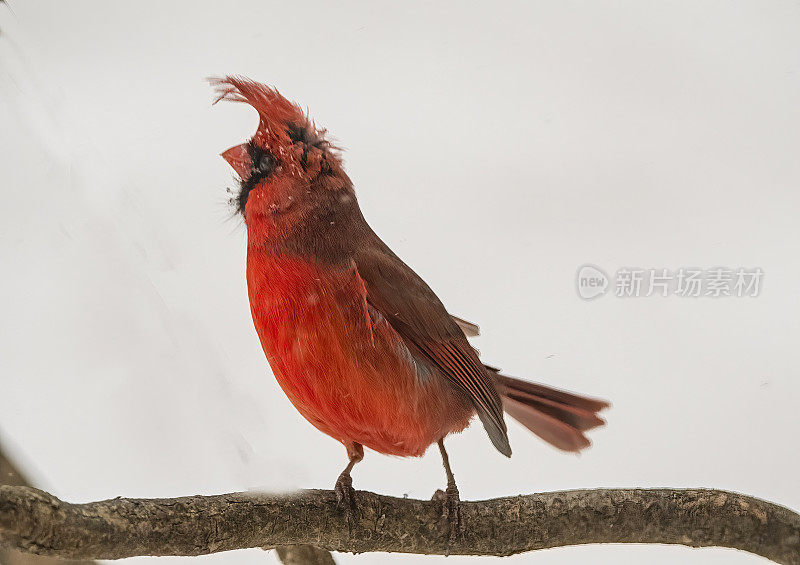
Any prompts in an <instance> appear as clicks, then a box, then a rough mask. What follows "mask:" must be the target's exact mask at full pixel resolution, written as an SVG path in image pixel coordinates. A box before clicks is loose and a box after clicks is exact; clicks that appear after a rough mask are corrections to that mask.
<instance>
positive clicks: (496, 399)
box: [354, 234, 511, 456]
mask: <svg viewBox="0 0 800 565" xmlns="http://www.w3.org/2000/svg"><path fill="white" fill-rule="evenodd" d="M370 235H371V236H372V237H374V241H369V242H368V244H365V245H361V246H360V249H359V250H358V251H357V252H356V254H355V257H354V259H355V262H356V267H357V269H358V273H359V275H360V276H361V278H362V279H363V281H364V286H365V287H366V289H367V302H368V303H369V304H370V305H371V306H372V307H373V308H375V309H376V310H378V311H379V312H380V313H381V314H382V315H383V317H384V318H386V320H387V321H388V322H389V324H390V325H391V326H392V328H394V330H395V331H396V332H397V333H398V334H399V335H400V336H401V337H402V338H403V340H404V341H405V342H406V344H407V345H408V346H409V347H411V348H412V349H413V350H416V351H418V352H420V353H421V354H422V355H424V356H425V357H426V358H427V359H429V360H430V361H431V362H432V363H433V364H434V365H435V366H436V367H437V368H438V369H439V371H440V372H441V373H442V374H443V375H444V376H445V377H446V378H447V379H448V380H449V381H450V382H451V383H452V384H454V385H455V386H456V387H457V388H458V389H460V390H461V391H462V392H464V393H465V394H466V395H467V396H468V397H469V399H470V401H471V402H472V404H473V406H474V407H475V410H476V411H477V413H478V417H479V418H480V419H481V422H482V423H483V426H484V428H485V429H486V432H487V433H488V434H489V438H490V439H491V440H492V443H493V444H494V446H495V447H496V448H497V450H498V451H500V452H501V453H502V454H504V455H506V456H510V455H511V447H510V446H509V443H508V435H507V431H506V424H505V421H504V419H503V404H502V401H501V399H500V395H499V394H498V392H497V389H496V388H495V385H494V381H493V378H492V377H491V376H490V374H489V373H488V371H487V369H486V368H485V367H484V366H483V364H482V363H481V362H480V360H479V359H478V355H477V353H476V352H475V350H474V349H473V348H472V347H471V346H470V344H469V342H468V341H467V338H466V336H465V332H464V330H463V326H462V324H460V323H459V322H461V320H460V319H454V318H453V317H451V316H450V315H449V314H448V313H447V310H446V309H445V307H444V305H443V304H442V302H441V301H440V300H439V298H438V297H437V296H436V294H435V293H434V292H433V291H432V290H431V289H430V287H428V285H427V284H425V281H423V280H422V279H421V278H420V277H419V276H418V275H417V274H416V273H415V272H414V271H413V270H412V269H411V268H410V267H408V266H407V265H406V264H405V263H403V261H401V260H400V259H399V258H398V257H397V256H396V255H395V254H394V253H392V251H391V250H390V249H389V248H388V247H387V246H386V245H385V244H384V243H383V242H382V241H381V240H380V239H379V238H378V237H377V236H375V235H374V234H370ZM466 324H468V325H469V326H472V327H474V325H472V324H469V323H466ZM470 329H471V328H470ZM475 329H477V328H475Z"/></svg>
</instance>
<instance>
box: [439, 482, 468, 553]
mask: <svg viewBox="0 0 800 565" xmlns="http://www.w3.org/2000/svg"><path fill="white" fill-rule="evenodd" d="M431 500H432V501H434V502H440V503H441V504H442V513H441V518H440V519H441V520H442V521H443V522H446V524H447V544H448V547H449V546H450V544H452V543H454V542H455V541H456V540H457V539H458V537H459V536H461V535H463V534H464V530H465V527H464V520H462V518H461V497H460V495H459V493H458V488H457V487H456V486H455V485H449V486H448V487H447V490H442V489H438V490H437V491H436V492H435V493H433V497H432V498H431Z"/></svg>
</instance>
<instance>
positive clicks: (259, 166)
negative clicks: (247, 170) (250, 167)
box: [254, 153, 273, 175]
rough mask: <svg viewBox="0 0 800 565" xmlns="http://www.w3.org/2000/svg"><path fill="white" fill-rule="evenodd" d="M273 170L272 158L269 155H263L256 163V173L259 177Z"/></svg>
mask: <svg viewBox="0 0 800 565" xmlns="http://www.w3.org/2000/svg"><path fill="white" fill-rule="evenodd" d="M272 169H273V163H272V157H271V156H270V155H269V153H262V154H261V156H260V157H259V158H258V161H256V163H255V167H254V172H255V173H256V174H257V175H265V174H267V173H270V172H271V171H272Z"/></svg>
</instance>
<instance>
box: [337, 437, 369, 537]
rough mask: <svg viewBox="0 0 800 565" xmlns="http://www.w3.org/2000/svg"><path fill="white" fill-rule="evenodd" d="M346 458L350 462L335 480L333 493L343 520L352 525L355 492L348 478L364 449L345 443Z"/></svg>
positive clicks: (354, 511)
mask: <svg viewBox="0 0 800 565" xmlns="http://www.w3.org/2000/svg"><path fill="white" fill-rule="evenodd" d="M345 447H346V448H347V456H348V457H349V458H350V462H349V463H348V464H347V467H345V468H344V471H342V473H341V474H340V475H339V478H338V479H336V486H334V487H333V491H334V492H335V493H336V502H337V504H338V505H339V506H342V507H344V514H345V519H346V520H347V523H348V524H352V522H353V521H355V517H356V491H355V490H353V478H352V477H351V476H350V471H352V470H353V466H355V464H356V463H358V462H359V461H361V460H362V459H363V458H364V447H363V446H362V445H361V444H360V443H355V442H352V443H346V444H345Z"/></svg>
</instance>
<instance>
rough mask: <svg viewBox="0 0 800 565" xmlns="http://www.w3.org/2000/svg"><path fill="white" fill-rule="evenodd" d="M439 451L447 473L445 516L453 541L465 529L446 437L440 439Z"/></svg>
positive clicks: (443, 513)
mask: <svg viewBox="0 0 800 565" xmlns="http://www.w3.org/2000/svg"><path fill="white" fill-rule="evenodd" d="M438 443H439V452H440V453H441V454H442V465H444V472H445V473H446V474H447V490H445V492H444V509H443V512H442V515H443V518H444V519H446V520H447V524H448V527H449V530H450V541H453V540H454V539H455V537H456V535H457V534H459V533H461V532H463V531H464V524H463V522H462V521H461V505H460V503H461V498H460V496H459V494H458V487H457V486H456V478H455V477H454V476H453V471H452V470H451V469H450V458H449V457H448V456H447V451H446V450H445V448H444V438H442V439H440V440H439V442H438Z"/></svg>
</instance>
